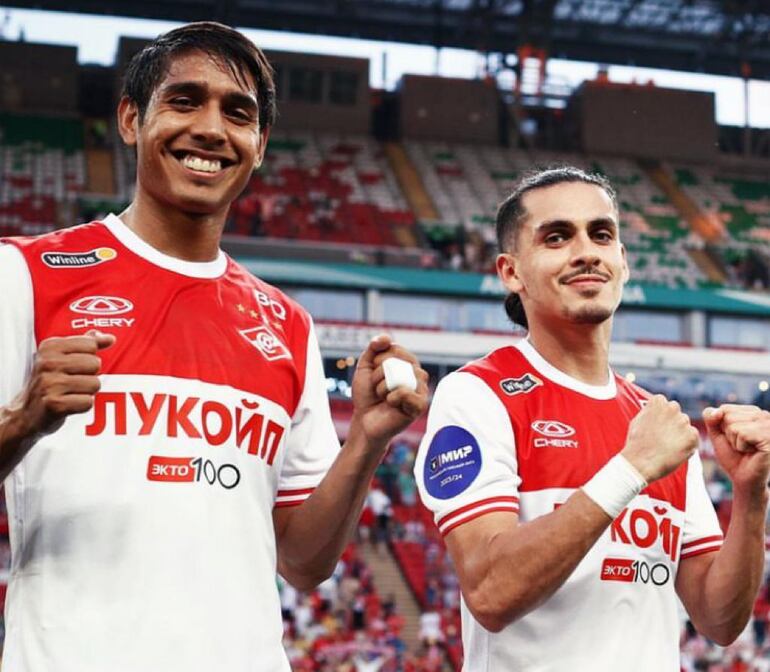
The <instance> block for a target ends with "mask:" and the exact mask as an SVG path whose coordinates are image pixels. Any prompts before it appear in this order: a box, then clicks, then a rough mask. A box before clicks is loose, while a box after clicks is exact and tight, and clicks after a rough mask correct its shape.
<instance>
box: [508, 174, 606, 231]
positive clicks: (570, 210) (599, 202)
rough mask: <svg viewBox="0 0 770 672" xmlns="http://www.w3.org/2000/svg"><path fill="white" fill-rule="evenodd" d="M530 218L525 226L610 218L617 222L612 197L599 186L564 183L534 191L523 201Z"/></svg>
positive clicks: (584, 183) (525, 196)
mask: <svg viewBox="0 0 770 672" xmlns="http://www.w3.org/2000/svg"><path fill="white" fill-rule="evenodd" d="M522 205H523V206H524V208H525V210H526V212H527V216H526V218H525V220H524V222H523V224H524V226H532V227H536V226H537V225H538V224H540V223H542V222H552V221H557V220H558V221H567V222H574V223H578V222H590V221H592V220H595V219H603V218H609V219H613V220H616V221H617V213H616V211H615V206H614V205H613V203H612V200H611V199H610V196H609V194H608V193H607V192H606V191H605V190H604V189H602V187H600V186H598V185H596V184H588V183H586V182H562V183H560V184H554V185H551V186H549V187H543V188H541V189H533V190H532V191H528V192H527V193H526V194H524V197H523V198H522Z"/></svg>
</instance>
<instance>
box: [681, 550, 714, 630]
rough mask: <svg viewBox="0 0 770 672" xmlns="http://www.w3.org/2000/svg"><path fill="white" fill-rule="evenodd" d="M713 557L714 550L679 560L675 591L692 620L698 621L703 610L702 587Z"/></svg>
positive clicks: (703, 592)
mask: <svg viewBox="0 0 770 672" xmlns="http://www.w3.org/2000/svg"><path fill="white" fill-rule="evenodd" d="M714 558H716V551H712V552H710V553H702V554H701V555H694V556H691V557H689V558H685V559H684V560H680V562H679V569H678V570H677V574H676V593H677V595H678V596H679V599H680V600H681V601H682V604H683V605H684V608H685V609H686V610H687V613H688V614H689V616H690V620H691V621H693V622H697V621H699V620H700V616H701V615H702V612H703V597H704V594H705V591H704V590H703V588H704V586H705V585H706V576H707V575H708V572H709V570H710V569H711V565H712V564H713V562H714Z"/></svg>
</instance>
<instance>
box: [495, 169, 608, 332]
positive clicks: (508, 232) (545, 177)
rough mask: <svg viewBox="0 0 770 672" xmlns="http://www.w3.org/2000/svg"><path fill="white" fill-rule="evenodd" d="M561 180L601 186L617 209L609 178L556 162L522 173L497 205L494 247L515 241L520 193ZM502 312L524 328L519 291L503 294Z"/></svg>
mask: <svg viewBox="0 0 770 672" xmlns="http://www.w3.org/2000/svg"><path fill="white" fill-rule="evenodd" d="M565 182H584V183H585V184H593V185H596V186H597V187H601V188H602V189H604V191H605V192H606V193H607V196H609V197H610V200H611V201H612V204H613V206H614V207H615V209H616V210H617V208H618V198H617V195H616V193H615V190H614V189H613V188H612V185H611V184H610V182H609V180H608V179H607V178H606V177H604V175H599V174H598V173H587V172H585V171H584V170H581V169H580V168H576V167H575V166H556V167H551V168H545V169H540V170H533V171H531V172H529V173H526V174H525V175H524V176H523V177H522V178H521V179H520V180H519V181H518V182H517V183H516V186H515V187H514V189H513V192H511V195H510V196H508V198H506V199H505V200H504V201H503V202H502V203H501V204H500V206H499V207H498V209H497V222H496V228H497V247H498V249H499V250H500V252H505V250H506V249H507V248H509V247H513V248H515V247H516V241H517V238H518V235H519V231H520V230H521V225H522V223H523V222H524V220H525V219H526V216H527V210H526V208H525V207H524V203H523V200H524V196H525V195H526V194H527V193H529V192H530V191H534V190H535V189H545V188H546V187H552V186H554V185H556V184H563V183H565ZM505 312H506V314H507V315H508V318H509V319H510V320H511V321H512V322H514V323H515V324H520V325H521V326H522V327H524V328H525V329H526V328H528V326H529V325H528V323H527V315H526V313H525V312H524V306H523V305H522V303H521V299H520V298H519V295H518V294H516V293H515V292H511V293H510V294H508V296H506V297H505Z"/></svg>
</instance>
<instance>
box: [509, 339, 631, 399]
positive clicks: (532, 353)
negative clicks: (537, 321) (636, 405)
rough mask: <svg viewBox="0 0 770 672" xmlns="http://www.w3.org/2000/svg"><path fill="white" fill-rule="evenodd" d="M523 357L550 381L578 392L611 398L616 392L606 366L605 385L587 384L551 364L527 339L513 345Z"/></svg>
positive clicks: (609, 371)
mask: <svg viewBox="0 0 770 672" xmlns="http://www.w3.org/2000/svg"><path fill="white" fill-rule="evenodd" d="M515 347H516V348H518V350H519V352H521V354H522V355H524V357H526V358H527V360H528V361H529V363H530V364H532V366H533V367H534V368H535V369H537V372H538V373H540V374H542V375H544V376H545V377H546V378H548V379H549V380H551V381H552V382H554V383H556V384H558V385H561V386H562V387H566V388H568V389H570V390H574V391H575V392H579V393H580V394H584V395H585V396H587V397H591V398H592V399H613V398H614V397H615V395H616V394H617V391H618V390H617V386H616V384H615V376H614V375H613V373H612V369H610V368H609V367H608V368H607V383H606V384H605V385H589V384H588V383H584V382H583V381H582V380H578V379H577V378H573V377H572V376H568V375H567V374H566V373H564V372H563V371H560V370H559V369H557V368H556V367H555V366H553V364H550V363H549V362H547V361H546V360H545V359H543V357H542V355H541V354H540V353H539V352H538V351H537V350H535V348H534V347H533V346H532V344H531V343H530V342H529V339H525V338H523V339H521V340H520V341H519V342H518V343H516V345H515Z"/></svg>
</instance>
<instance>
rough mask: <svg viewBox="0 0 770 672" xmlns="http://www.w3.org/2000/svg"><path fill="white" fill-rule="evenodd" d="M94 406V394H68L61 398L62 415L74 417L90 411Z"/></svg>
mask: <svg viewBox="0 0 770 672" xmlns="http://www.w3.org/2000/svg"><path fill="white" fill-rule="evenodd" d="M93 405H94V397H93V395H92V394H67V395H65V396H63V397H62V398H61V402H60V409H61V410H60V415H73V414H75V413H85V412H86V411H90V410H91V408H93Z"/></svg>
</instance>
